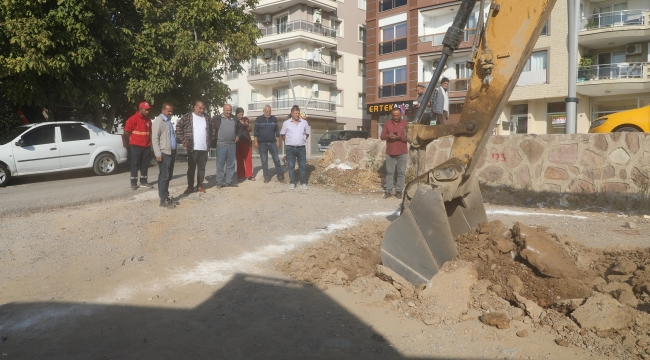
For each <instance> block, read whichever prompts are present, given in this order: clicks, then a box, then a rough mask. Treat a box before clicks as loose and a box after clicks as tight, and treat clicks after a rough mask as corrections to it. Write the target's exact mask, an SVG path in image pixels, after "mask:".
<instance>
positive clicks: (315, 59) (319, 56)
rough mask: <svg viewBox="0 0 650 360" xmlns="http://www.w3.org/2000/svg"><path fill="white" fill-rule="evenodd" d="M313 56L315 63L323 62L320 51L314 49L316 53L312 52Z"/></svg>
mask: <svg viewBox="0 0 650 360" xmlns="http://www.w3.org/2000/svg"><path fill="white" fill-rule="evenodd" d="M312 56H313V58H314V61H315V62H321V53H320V49H314V51H313V52H312Z"/></svg>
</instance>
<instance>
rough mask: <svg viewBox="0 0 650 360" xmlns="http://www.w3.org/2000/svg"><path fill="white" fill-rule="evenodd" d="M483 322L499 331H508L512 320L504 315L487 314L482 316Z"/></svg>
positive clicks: (498, 313)
mask: <svg viewBox="0 0 650 360" xmlns="http://www.w3.org/2000/svg"><path fill="white" fill-rule="evenodd" d="M481 322H482V323H483V324H485V325H489V326H494V327H495V328H497V329H508V328H509V327H510V319H508V317H507V316H506V314H504V313H500V312H497V313H485V314H483V315H481Z"/></svg>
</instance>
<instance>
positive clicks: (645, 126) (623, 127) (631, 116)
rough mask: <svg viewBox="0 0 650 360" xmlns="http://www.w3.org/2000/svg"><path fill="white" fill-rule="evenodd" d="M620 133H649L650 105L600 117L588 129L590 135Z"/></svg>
mask: <svg viewBox="0 0 650 360" xmlns="http://www.w3.org/2000/svg"><path fill="white" fill-rule="evenodd" d="M620 131H632V132H650V105H648V106H644V107H642V108H638V109H634V110H626V111H621V112H617V113H613V114H609V115H605V116H601V117H599V118H598V119H596V120H594V122H592V123H591V126H590V127H589V132H590V133H610V132H620Z"/></svg>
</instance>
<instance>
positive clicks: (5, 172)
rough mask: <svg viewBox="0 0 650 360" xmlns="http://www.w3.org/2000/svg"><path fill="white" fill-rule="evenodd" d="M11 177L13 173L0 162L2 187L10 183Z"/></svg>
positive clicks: (0, 183) (0, 184)
mask: <svg viewBox="0 0 650 360" xmlns="http://www.w3.org/2000/svg"><path fill="white" fill-rule="evenodd" d="M10 178H11V173H10V172H9V169H7V168H6V167H5V166H4V165H2V164H0V187H3V186H7V184H9V179H10Z"/></svg>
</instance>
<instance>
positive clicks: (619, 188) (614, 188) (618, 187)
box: [603, 182, 630, 194]
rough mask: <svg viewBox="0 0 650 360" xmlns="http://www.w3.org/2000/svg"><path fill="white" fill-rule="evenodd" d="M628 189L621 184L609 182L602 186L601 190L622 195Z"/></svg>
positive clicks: (628, 186) (627, 186)
mask: <svg viewBox="0 0 650 360" xmlns="http://www.w3.org/2000/svg"><path fill="white" fill-rule="evenodd" d="M629 188H630V185H628V184H626V183H621V182H609V183H605V184H603V189H604V190H605V192H608V193H616V194H622V193H625V192H627V190H628V189H629Z"/></svg>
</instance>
